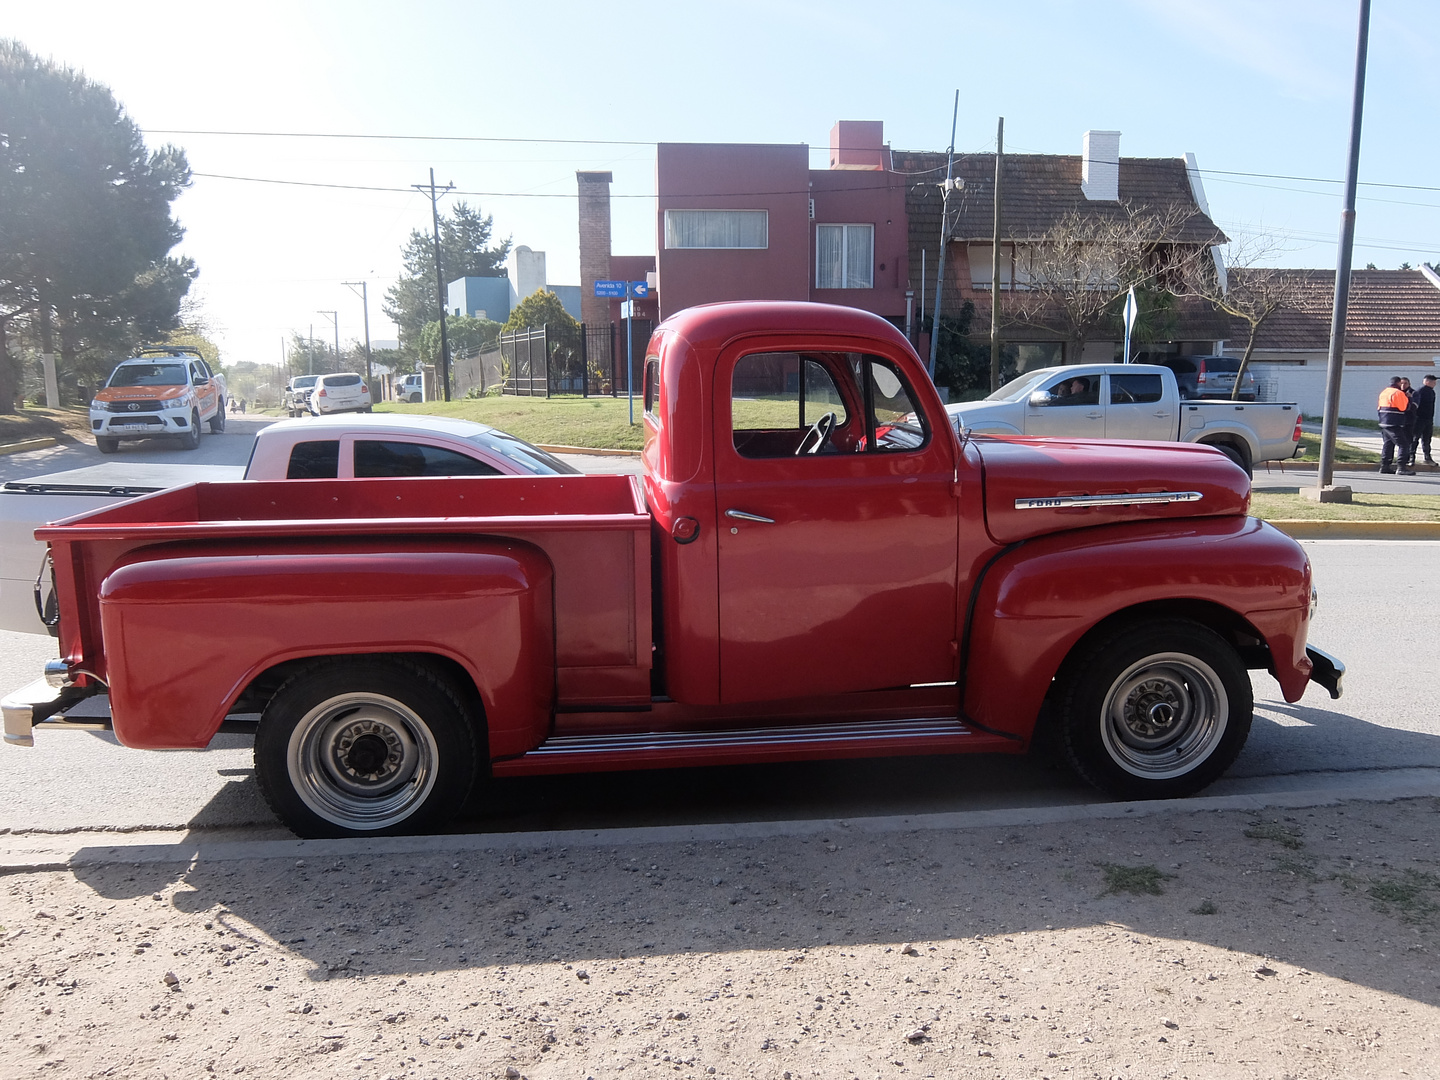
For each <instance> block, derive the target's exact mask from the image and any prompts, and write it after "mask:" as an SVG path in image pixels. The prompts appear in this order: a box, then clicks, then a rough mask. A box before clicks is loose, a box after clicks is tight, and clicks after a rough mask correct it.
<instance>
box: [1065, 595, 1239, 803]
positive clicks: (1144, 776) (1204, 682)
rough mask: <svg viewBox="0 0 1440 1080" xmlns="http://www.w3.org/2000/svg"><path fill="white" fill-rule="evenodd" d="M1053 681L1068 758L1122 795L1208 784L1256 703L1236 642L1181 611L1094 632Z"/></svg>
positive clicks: (1170, 793)
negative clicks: (1180, 616) (1233, 644)
mask: <svg viewBox="0 0 1440 1080" xmlns="http://www.w3.org/2000/svg"><path fill="white" fill-rule="evenodd" d="M1058 689H1059V691H1060V693H1059V701H1060V707H1061V718H1060V724H1061V734H1062V737H1063V739H1064V745H1065V752H1066V757H1067V758H1068V759H1069V761H1070V764H1071V766H1072V767H1073V768H1074V769H1075V771H1076V772H1077V773H1079V774H1080V776H1081V777H1082V778H1083V779H1085V780H1087V781H1089V782H1090V783H1091V784H1094V785H1095V786H1096V787H1098V788H1101V789H1103V790H1105V791H1108V792H1110V793H1111V794H1113V795H1117V796H1120V797H1121V798H1129V799H1169V798H1178V797H1181V796H1185V795H1193V794H1194V793H1195V792H1197V791H1199V790H1200V789H1202V788H1204V787H1205V786H1206V785H1208V784H1210V783H1211V782H1212V781H1214V780H1215V779H1216V778H1217V777H1219V776H1220V774H1221V773H1223V772H1224V771H1225V770H1226V769H1227V768H1229V767H1230V765H1231V764H1232V763H1233V762H1234V761H1235V758H1236V757H1237V756H1238V755H1239V753H1240V750H1241V748H1242V747H1243V746H1244V745H1245V739H1246V738H1247V736H1248V735H1249V734H1250V722H1251V718H1252V715H1253V712H1254V699H1253V697H1252V694H1251V690H1250V678H1249V675H1248V674H1247V673H1246V671H1245V667H1244V665H1243V664H1242V663H1241V662H1240V658H1239V656H1238V655H1237V654H1236V652H1235V650H1234V649H1232V648H1231V647H1230V646H1229V644H1227V643H1226V642H1225V640H1224V639H1223V638H1221V637H1220V636H1219V635H1218V634H1216V633H1215V632H1214V631H1213V630H1211V629H1209V628H1208V627H1205V626H1202V625H1200V624H1199V623H1195V622H1190V621H1189V620H1185V619H1160V620H1152V621H1147V622H1143V623H1133V624H1131V625H1130V626H1128V627H1122V628H1121V629H1119V630H1117V631H1116V632H1114V633H1112V634H1109V635H1107V636H1104V637H1102V638H1099V639H1098V640H1096V641H1095V642H1093V643H1092V644H1091V645H1090V646H1089V647H1088V648H1084V649H1083V650H1082V651H1080V652H1078V653H1077V654H1076V655H1075V656H1073V657H1072V658H1071V659H1070V660H1069V661H1067V663H1066V667H1065V670H1064V672H1063V673H1062V676H1061V678H1060V686H1059V687H1058Z"/></svg>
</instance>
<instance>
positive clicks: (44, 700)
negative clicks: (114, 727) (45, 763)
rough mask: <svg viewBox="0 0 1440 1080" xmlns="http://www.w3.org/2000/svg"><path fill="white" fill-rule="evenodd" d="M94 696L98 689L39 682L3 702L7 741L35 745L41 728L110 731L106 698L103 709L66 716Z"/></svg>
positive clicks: (0, 708) (0, 707) (1, 711)
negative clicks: (36, 732) (81, 688)
mask: <svg viewBox="0 0 1440 1080" xmlns="http://www.w3.org/2000/svg"><path fill="white" fill-rule="evenodd" d="M97 689H98V688H97ZM94 696H96V689H89V688H87V689H84V690H77V689H76V688H75V687H73V686H58V687H57V686H54V685H52V684H51V683H50V682H49V681H48V679H46V678H43V677H42V678H39V679H36V680H35V681H34V682H32V683H31V684H30V685H28V686H26V687H23V688H22V689H20V690H17V691H15V693H13V694H11V695H9V696H8V697H6V698H5V699H4V700H3V701H0V713H3V714H4V716H5V741H6V742H7V743H9V744H10V745H11V746H34V745H35V734H34V732H35V729H36V728H37V727H46V728H50V729H52V730H56V731H109V730H110V706H109V699H108V698H104V699H102V700H103V701H104V705H103V707H101V708H92V709H85V710H80V711H82V712H83V713H84V714H85V715H62V714H63V713H67V712H68V710H71V709H75V708H76V706H78V705H80V703H81V702H83V701H86V700H87V699H89V698H92V697H94ZM97 704H98V703H97Z"/></svg>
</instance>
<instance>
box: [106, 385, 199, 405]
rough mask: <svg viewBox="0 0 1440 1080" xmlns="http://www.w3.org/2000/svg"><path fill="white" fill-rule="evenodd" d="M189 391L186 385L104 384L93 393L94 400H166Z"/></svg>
mask: <svg viewBox="0 0 1440 1080" xmlns="http://www.w3.org/2000/svg"><path fill="white" fill-rule="evenodd" d="M189 392H190V387H188V386H104V387H101V388H100V389H99V390H98V391H96V393H95V398H94V400H96V401H155V400H156V399H157V398H158V399H159V400H161V401H168V400H170V399H171V398H178V397H182V396H183V395H185V394H188V393H189Z"/></svg>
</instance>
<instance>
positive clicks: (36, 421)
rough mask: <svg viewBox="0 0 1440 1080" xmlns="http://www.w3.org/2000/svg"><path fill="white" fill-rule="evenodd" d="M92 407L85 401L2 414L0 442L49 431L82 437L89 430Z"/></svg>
mask: <svg viewBox="0 0 1440 1080" xmlns="http://www.w3.org/2000/svg"><path fill="white" fill-rule="evenodd" d="M89 429H90V411H89V409H87V408H86V407H85V406H84V405H72V406H68V407H66V408H63V409H42V408H39V407H37V406H34V405H30V406H26V407H25V408H23V409H18V410H16V411H15V412H14V413H11V414H9V415H5V416H0V444H4V443H13V442H20V441H22V440H23V439H34V438H38V437H41V436H45V435H49V436H52V437H54V438H60V437H62V436H64V435H70V436H72V437H74V438H81V437H83V436H86V435H88V434H89Z"/></svg>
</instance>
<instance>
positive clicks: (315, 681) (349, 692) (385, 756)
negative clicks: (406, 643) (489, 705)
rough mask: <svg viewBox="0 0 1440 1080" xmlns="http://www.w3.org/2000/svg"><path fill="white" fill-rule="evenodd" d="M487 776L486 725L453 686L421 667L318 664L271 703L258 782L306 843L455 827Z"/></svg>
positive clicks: (391, 661) (369, 660) (351, 661)
mask: <svg viewBox="0 0 1440 1080" xmlns="http://www.w3.org/2000/svg"><path fill="white" fill-rule="evenodd" d="M477 771H478V756H477V750H476V724H475V723H474V722H473V720H472V718H471V717H470V716H469V714H468V712H467V710H466V708H465V706H464V705H462V704H461V701H460V698H459V696H458V695H457V693H456V692H455V690H454V688H453V687H452V686H451V685H450V683H449V682H447V681H446V680H444V679H442V678H441V677H440V676H439V675H437V674H436V673H435V671H434V670H432V669H431V668H429V667H428V666H426V665H424V664H418V663H415V662H413V661H409V660H403V659H396V658H388V657H364V658H358V657H357V658H345V659H337V660H324V661H317V662H315V663H313V664H311V665H309V666H307V667H305V668H303V669H302V670H301V671H300V672H299V673H297V674H296V675H294V676H292V677H291V678H290V680H289V681H287V682H286V683H285V684H284V685H282V686H281V687H280V689H279V690H278V691H277V692H276V694H275V696H274V697H273V698H272V699H271V701H270V704H269V706H268V707H267V708H266V709H265V712H264V715H263V716H262V717H261V719H260V727H259V730H258V731H257V732H256V735H255V776H256V780H257V781H258V782H259V786H260V792H261V794H262V795H264V797H265V801H266V802H267V803H269V804H270V808H271V809H272V810H274V811H275V813H276V814H277V815H278V816H279V817H280V819H281V820H282V821H283V822H284V823H285V824H286V825H288V826H289V827H290V828H291V829H292V830H294V832H295V833H297V834H298V835H300V836H302V837H306V838H314V837H333V836H376V835H385V834H393V833H417V832H425V831H427V830H429V829H430V828H432V827H434V826H435V825H437V824H439V823H440V822H443V821H444V820H445V819H447V818H449V817H453V816H454V815H455V814H456V813H457V812H458V811H459V810H460V807H461V806H462V805H463V804H464V802H465V799H466V797H467V796H468V795H469V793H470V789H471V787H472V786H473V784H474V782H475V777H476V773H477Z"/></svg>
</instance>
